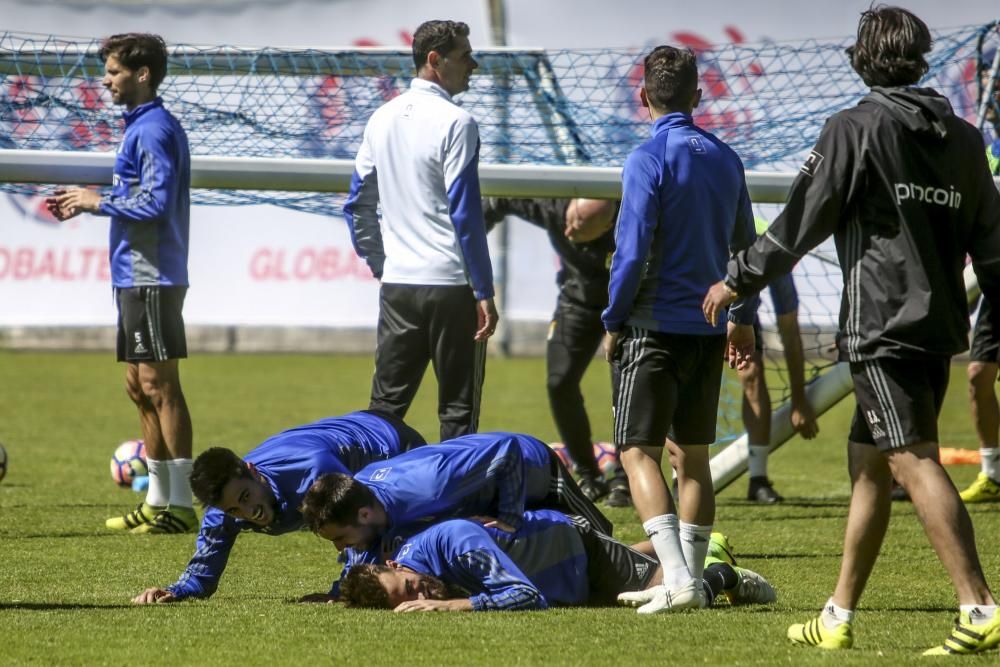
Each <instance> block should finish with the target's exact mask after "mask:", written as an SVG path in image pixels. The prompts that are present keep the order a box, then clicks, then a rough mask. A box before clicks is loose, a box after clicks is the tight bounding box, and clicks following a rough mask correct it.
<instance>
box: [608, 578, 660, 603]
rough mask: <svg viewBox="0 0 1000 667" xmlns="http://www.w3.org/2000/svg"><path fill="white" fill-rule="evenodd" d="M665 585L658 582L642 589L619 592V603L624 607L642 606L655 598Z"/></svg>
mask: <svg viewBox="0 0 1000 667" xmlns="http://www.w3.org/2000/svg"><path fill="white" fill-rule="evenodd" d="M663 590H664V588H663V585H662V584H657V585H656V586H651V587H649V588H647V589H645V590H642V591H628V592H626V593H619V594H618V604H620V605H621V606H623V607H641V606H642V605H644V604H646V603H647V602H649V601H650V600H652V599H653V598H655V597H656V596H657V595H658V594H659V593H660V592H661V591H663Z"/></svg>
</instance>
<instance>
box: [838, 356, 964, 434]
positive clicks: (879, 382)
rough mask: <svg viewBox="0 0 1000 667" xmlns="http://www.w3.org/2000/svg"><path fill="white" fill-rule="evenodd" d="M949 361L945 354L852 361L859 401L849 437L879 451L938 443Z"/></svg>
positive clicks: (853, 376) (946, 388)
mask: <svg viewBox="0 0 1000 667" xmlns="http://www.w3.org/2000/svg"><path fill="white" fill-rule="evenodd" d="M950 365H951V360H950V359H949V358H948V357H940V358H927V359H892V358H883V359H872V360H869V361H859V362H851V378H852V379H853V380H854V396H855V398H856V399H857V402H858V405H857V408H856V409H855V411H854V421H853V422H852V423H851V433H850V436H849V437H850V439H851V441H853V442H858V443H862V444H866V445H874V446H876V447H878V448H879V450H881V451H889V450H891V449H896V448H898V447H906V446H907V445H915V444H918V443H921V442H937V441H938V427H937V418H938V413H939V412H940V411H941V404H942V402H943V401H944V394H945V392H946V391H947V390H948V374H949V371H950Z"/></svg>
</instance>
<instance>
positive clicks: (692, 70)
mask: <svg viewBox="0 0 1000 667" xmlns="http://www.w3.org/2000/svg"><path fill="white" fill-rule="evenodd" d="M643 69H644V75H643V78H644V83H645V86H646V99H648V100H649V103H650V104H651V105H652V106H654V107H656V108H657V109H658V110H660V111H673V110H675V109H681V108H683V107H685V106H686V105H688V104H689V102H690V100H691V98H692V97H693V96H694V92H695V91H696V90H698V61H697V59H696V58H695V55H694V52H693V51H692V50H691V49H679V48H677V47H676V46H658V47H656V48H655V49H653V52H652V53H650V54H649V55H648V56H646V59H645V60H644V61H643Z"/></svg>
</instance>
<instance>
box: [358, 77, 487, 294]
mask: <svg viewBox="0 0 1000 667" xmlns="http://www.w3.org/2000/svg"><path fill="white" fill-rule="evenodd" d="M478 169H479V127H478V126H477V125H476V121H475V120H474V119H473V118H472V116H471V115H469V113H468V112H467V111H465V110H464V109H462V108H461V107H459V106H458V105H456V104H455V102H454V101H453V100H452V99H451V96H450V95H448V93H447V92H446V91H445V90H444V89H443V88H441V87H440V86H438V85H437V84H435V83H432V82H430V81H425V80H423V79H419V78H415V79H413V81H412V83H411V84H410V90H409V91H407V92H405V93H403V94H402V95H400V96H399V97H397V98H395V99H393V100H391V101H389V102H387V103H386V104H384V105H383V106H382V107H380V108H379V109H378V110H377V111H376V112H375V113H374V114H372V117H371V118H370V119H369V120H368V125H367V126H366V127H365V133H364V138H363V139H362V141H361V148H360V149H359V150H358V155H357V158H356V159H355V163H354V176H353V178H352V179H351V191H350V194H349V196H348V199H347V203H346V204H344V218H345V219H346V220H347V226H348V228H349V229H350V232H351V240H352V242H353V243H354V248H355V250H356V251H357V253H358V255H360V256H361V257H363V258H364V259H365V261H366V262H367V263H368V266H369V267H370V268H371V270H372V273H373V274H374V275H375V277H376V278H378V279H380V280H381V281H382V282H383V283H389V284H403V285H465V284H469V285H471V286H472V289H473V292H474V293H475V296H476V298H477V299H488V298H490V297H492V296H493V267H492V265H491V263H490V255H489V249H488V247H487V244H486V225H485V222H484V220H483V209H482V203H481V200H480V193H479V172H478ZM379 203H381V206H382V221H381V224H379V219H378V212H377V209H378V205H379Z"/></svg>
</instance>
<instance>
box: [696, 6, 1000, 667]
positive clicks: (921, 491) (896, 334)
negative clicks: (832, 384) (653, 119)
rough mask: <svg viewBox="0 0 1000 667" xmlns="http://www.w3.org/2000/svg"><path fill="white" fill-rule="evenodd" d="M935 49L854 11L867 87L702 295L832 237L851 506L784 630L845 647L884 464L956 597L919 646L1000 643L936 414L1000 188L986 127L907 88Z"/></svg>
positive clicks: (992, 263) (898, 17)
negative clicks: (819, 605) (817, 583)
mask: <svg viewBox="0 0 1000 667" xmlns="http://www.w3.org/2000/svg"><path fill="white" fill-rule="evenodd" d="M930 50H931V36H930V31H929V30H928V29H927V26H926V25H925V24H924V22H923V21H921V20H920V19H919V18H917V17H916V16H914V15H913V14H911V13H910V12H908V11H906V10H905V9H900V8H898V7H885V6H879V7H876V8H874V9H870V10H868V11H865V12H863V13H862V14H861V21H860V23H859V25H858V39H857V43H856V44H855V45H854V46H852V47H851V48H849V49H848V55H849V56H850V59H851V65H852V66H853V67H854V70H855V71H856V72H857V73H858V74H859V75H860V76H861V78H862V79H863V80H864V82H865V84H867V85H868V86H870V87H871V88H872V91H871V93H870V94H868V95H867V96H865V97H864V98H862V100H861V101H860V102H859V103H858V105H857V106H856V107H853V108H851V109H846V110H844V111H841V112H840V113H837V114H835V115H834V116H832V117H831V118H830V119H829V120H828V121H827V123H826V126H825V127H824V128H823V131H822V132H821V133H820V137H819V141H818V142H817V144H816V148H815V149H813V151H812V152H811V153H810V155H809V158H808V159H807V160H806V162H805V164H804V165H803V166H802V168H801V169H800V172H801V173H800V174H799V175H798V176H797V177H796V179H795V182H794V183H793V184H792V188H791V191H790V192H789V195H788V203H787V205H786V206H785V209H784V211H783V212H782V213H781V215H780V216H779V217H778V219H777V220H776V221H775V222H774V224H772V225H771V227H770V229H768V231H767V233H766V234H765V235H764V236H762V237H761V238H760V239H758V240H757V242H756V243H755V244H754V245H753V246H752V247H751V248H750V249H749V250H747V251H745V252H741V253H740V254H739V255H738V256H737V257H736V258H735V259H734V260H733V261H732V262H731V263H730V264H729V271H728V275H727V276H726V278H725V281H724V282H719V283H718V284H716V285H714V286H713V287H712V289H711V290H710V291H709V293H708V295H707V296H706V297H705V302H704V310H705V317H706V319H707V320H708V321H714V320H715V318H716V317H717V315H718V313H719V309H720V308H722V307H723V306H725V304H727V303H729V302H730V301H731V300H732V299H734V298H736V297H737V295H738V294H747V293H753V292H755V291H756V290H759V289H760V288H761V287H762V286H764V285H766V284H767V283H768V282H769V281H770V280H772V279H773V278H774V277H775V276H778V275H781V274H783V273H786V272H787V271H788V270H789V269H791V267H792V266H793V265H794V264H795V262H797V261H798V260H799V258H800V257H802V255H804V254H805V253H806V252H807V251H808V250H810V249H811V248H813V247H815V246H816V245H818V244H819V243H820V242H822V241H823V240H824V239H825V238H826V237H828V236H829V235H830V234H833V235H834V239H835V241H836V244H837V254H838V257H839V259H840V264H841V267H842V268H843V270H844V295H843V304H842V306H841V310H840V312H841V316H840V335H839V337H838V346H839V348H840V353H841V357H842V358H843V359H845V360H846V361H848V362H850V368H851V375H852V378H853V381H854V394H855V397H856V399H857V409H856V410H855V413H854V421H853V423H852V425H851V432H850V435H849V441H848V466H849V469H850V472H851V482H852V490H851V504H850V510H849V512H848V516H847V529H846V534H845V537H844V549H843V554H844V555H843V557H842V559H841V564H840V577H839V579H838V580H837V585H836V588H835V589H834V591H833V595H832V596H831V597H830V599H829V600H828V601H827V603H826V604H825V605H824V607H823V611H822V612H821V613H820V615H819V616H818V617H816V618H813V619H811V620H809V621H807V622H806V623H799V624H795V625H792V626H790V627H789V628H788V638H789V639H790V640H791V641H793V642H795V643H797V644H803V645H807V646H818V647H819V648H824V649H846V648H851V646H853V644H854V635H853V631H852V625H853V620H854V610H855V609H856V608H857V605H858V602H859V601H860V598H861V593H862V592H863V591H864V589H865V585H866V584H867V583H868V577H869V576H870V575H871V572H872V569H873V568H874V566H875V560H876V559H877V558H878V555H879V549H880V548H881V546H882V540H883V539H884V537H885V533H886V529H887V528H888V526H889V515H890V513H891V510H892V503H891V500H890V488H891V484H892V479H893V477H895V479H896V480H897V481H898V482H899V484H900V485H901V486H902V487H903V488H904V489H905V490H906V491H907V493H908V494H909V496H910V499H911V500H912V501H913V505H914V507H915V509H916V511H917V516H918V517H919V518H920V521H921V523H922V524H923V528H924V532H925V533H926V534H927V538H928V540H929V541H930V543H931V545H932V546H933V547H934V551H935V552H936V553H937V556H938V558H939V559H940V560H941V563H942V564H943V565H944V568H945V570H946V571H947V572H948V575H949V577H950V578H951V582H952V584H953V585H954V587H955V591H956V593H957V596H958V602H959V610H960V611H959V618H958V621H957V622H956V623H955V626H954V628H953V629H952V631H951V633H950V634H949V636H948V637H947V639H945V641H944V643H943V644H942V645H940V646H936V647H934V648H931V649H929V650H928V651H927V652H926V653H925V655H949V654H962V653H978V652H981V651H985V650H988V649H990V648H994V647H996V646H997V645H998V644H1000V616H998V615H997V613H996V610H997V607H996V602H995V600H994V598H993V595H992V593H991V592H990V589H989V587H988V586H987V584H986V579H985V577H984V576H983V570H982V566H981V565H980V562H979V554H978V553H977V551H976V541H975V535H974V534H973V528H972V520H971V519H970V518H969V513H968V511H966V509H965V505H963V504H962V501H961V500H960V498H959V496H958V491H956V489H955V486H954V484H952V482H951V479H950V478H949V477H948V473H947V472H945V470H944V468H943V467H942V466H941V464H940V463H939V459H938V428H937V416H938V413H939V411H940V409H941V403H942V401H943V400H944V395H945V390H946V389H947V386H948V376H949V370H950V363H951V357H952V355H954V354H957V353H959V352H961V351H963V350H965V349H966V348H967V347H968V331H969V311H968V305H967V299H966V294H965V284H964V281H963V279H962V270H963V268H964V266H965V257H966V254H967V253H968V254H970V255H971V256H972V264H973V267H974V268H975V270H976V274H977V276H978V277H979V283H980V285H981V286H982V288H983V293H984V294H985V296H986V297H987V298H988V299H990V300H991V301H993V302H994V303H998V302H1000V194H998V192H997V189H996V186H995V185H994V183H993V180H992V178H990V176H989V170H988V169H987V167H986V159H985V156H984V155H983V147H982V137H981V135H980V134H979V131H978V130H977V129H976V128H974V127H972V126H971V125H969V124H968V123H966V122H965V121H963V120H962V119H960V118H958V117H957V116H955V114H954V113H953V112H952V109H951V105H950V104H949V103H948V100H946V99H945V98H944V97H941V96H940V95H939V94H938V93H937V92H935V91H933V90H930V89H927V88H916V87H914V84H916V83H917V82H918V81H919V80H920V79H921V77H923V76H924V74H925V73H926V72H927V70H928V65H927V61H926V60H925V58H924V56H925V54H927V53H928V52H929V51H930ZM994 326H996V321H994Z"/></svg>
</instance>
